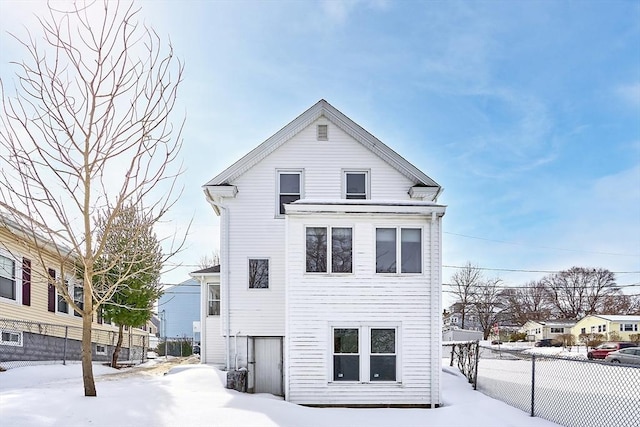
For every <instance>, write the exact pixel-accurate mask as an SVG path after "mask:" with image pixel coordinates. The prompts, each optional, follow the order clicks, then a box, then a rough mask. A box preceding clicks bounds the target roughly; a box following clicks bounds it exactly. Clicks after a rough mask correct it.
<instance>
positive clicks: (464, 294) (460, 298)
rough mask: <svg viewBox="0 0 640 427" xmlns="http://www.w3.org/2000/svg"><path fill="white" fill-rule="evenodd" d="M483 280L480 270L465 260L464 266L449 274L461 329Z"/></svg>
mask: <svg viewBox="0 0 640 427" xmlns="http://www.w3.org/2000/svg"><path fill="white" fill-rule="evenodd" d="M483 280H484V279H483V277H482V271H481V270H480V269H479V268H478V267H477V266H474V265H472V264H471V263H470V262H467V263H466V264H465V266H464V268H462V269H460V270H458V271H456V272H455V273H454V274H453V276H451V282H452V283H451V284H452V288H453V290H452V293H453V294H454V295H455V296H456V298H457V301H456V305H457V306H458V307H460V315H461V319H460V322H461V325H460V327H461V328H462V329H464V328H465V323H466V319H467V314H468V313H469V311H470V309H471V308H472V304H473V298H474V295H475V294H476V293H477V292H478V290H479V287H480V286H481V285H482V284H483Z"/></svg>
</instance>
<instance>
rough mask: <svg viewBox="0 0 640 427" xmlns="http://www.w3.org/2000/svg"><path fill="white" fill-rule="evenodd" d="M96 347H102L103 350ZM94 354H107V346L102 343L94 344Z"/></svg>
mask: <svg viewBox="0 0 640 427" xmlns="http://www.w3.org/2000/svg"><path fill="white" fill-rule="evenodd" d="M98 347H102V348H103V349H104V350H100V349H98ZM96 354H97V355H101V356H106V355H107V346H106V345H104V344H96Z"/></svg>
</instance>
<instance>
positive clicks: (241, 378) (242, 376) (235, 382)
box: [227, 369, 247, 393]
mask: <svg viewBox="0 0 640 427" xmlns="http://www.w3.org/2000/svg"><path fill="white" fill-rule="evenodd" d="M227 388H229V389H231V390H236V391H241V392H242V393H246V392H247V370H246V369H239V370H237V371H227Z"/></svg>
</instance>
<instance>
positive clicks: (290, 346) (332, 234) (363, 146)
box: [193, 100, 445, 407]
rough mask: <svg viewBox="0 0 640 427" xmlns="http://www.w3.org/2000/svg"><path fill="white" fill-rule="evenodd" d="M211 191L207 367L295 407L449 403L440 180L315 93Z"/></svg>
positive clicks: (205, 285)
mask: <svg viewBox="0 0 640 427" xmlns="http://www.w3.org/2000/svg"><path fill="white" fill-rule="evenodd" d="M203 190H204V193H205V196H206V199H207V201H208V202H209V203H210V204H211V205H212V207H213V209H214V211H215V212H216V214H218V215H220V217H221V220H220V223H221V236H222V237H221V244H220V249H221V270H220V285H221V289H220V291H221V292H220V316H219V318H218V321H219V323H220V327H219V330H220V334H221V337H222V338H220V337H214V336H213V332H212V329H213V328H216V326H215V321H213V319H210V318H207V319H205V320H206V321H208V322H210V323H207V322H203V327H204V328H205V332H203V334H202V335H203V340H204V345H203V350H202V351H204V352H205V360H206V361H207V362H208V363H219V362H220V360H219V359H217V357H218V356H219V355H220V354H221V352H222V355H223V357H224V359H225V360H224V364H225V366H226V367H227V368H229V369H234V368H237V367H241V368H247V369H248V371H249V384H248V386H249V389H250V391H254V392H268V393H273V394H279V395H284V396H285V398H286V400H288V401H290V402H294V403H299V404H306V405H348V406H360V405H362V406H369V405H385V406H393V405H397V406H413V405H415V406H425V407H435V406H438V405H440V404H441V402H442V400H441V394H440V375H441V340H442V337H441V333H442V329H441V323H442V319H441V312H442V307H441V283H442V282H441V239H442V232H441V221H442V216H443V215H444V213H445V207H444V206H443V205H440V204H438V203H437V197H438V196H439V194H440V193H441V191H442V188H441V187H440V185H438V184H437V183H436V182H435V181H433V180H432V179H431V178H429V177H428V176H427V175H425V174H424V173H423V172H421V171H420V170H418V169H417V168H416V167H415V166H413V165H412V164H411V163H409V162H408V161H407V160H405V159H404V158H402V157H401V156H400V155H398V154H397V153H396V152H395V151H393V150H392V149H390V148H389V147H388V146H386V145H385V144H383V143H382V142H381V141H380V140H378V139H377V138H375V137H374V136H373V135H371V134H370V133H369V132H367V131H366V130H365V129H363V128H362V127H360V126H359V125H357V124H356V123H355V122H353V121H352V120H351V119H349V118H348V117H347V116H345V115H344V114H342V113H341V112H340V111H338V110H337V109H336V108H334V107H333V106H331V105H330V104H329V103H328V102H326V101H325V100H320V101H319V102H318V103H316V104H315V105H313V106H312V107H311V108H309V109H308V110H307V111H305V112H304V113H302V114H301V115H300V116H298V117H297V118H296V119H294V120H293V121H292V122H291V123H289V124H288V125H286V126H285V127H284V128H282V129H281V130H280V131H278V132H277V133H276V134H275V135H273V136H272V137H270V138H269V139H267V140H266V141H264V142H263V143H262V144H260V145H259V146H258V147H256V148H255V149H254V150H252V151H251V152H249V153H248V154H247V155H245V156H244V157H242V158H241V159H240V160H238V161H237V162H236V163H234V164H233V165H231V166H230V167H229V168H227V169H226V170H224V171H223V172H221V173H220V174H219V175H217V176H216V177H215V178H213V179H212V180H211V181H209V182H208V183H207V184H205V185H204V186H203ZM193 276H194V277H196V276H197V275H196V274H195V273H193ZM209 279H210V276H206V277H205V276H203V277H202V281H201V283H202V286H203V292H202V293H201V294H202V296H203V297H202V306H203V308H204V307H209V301H207V300H208V299H209V295H211V294H210V292H209V291H210V289H209V286H210V285H209V284H208V283H213V282H208V280H209ZM214 294H215V291H214ZM206 299H207V300H206ZM211 317H213V316H211ZM216 346H218V347H220V346H221V347H222V348H221V349H218V348H216ZM209 354H215V355H216V356H215V357H211V358H210V357H209ZM209 361H211V362H209Z"/></svg>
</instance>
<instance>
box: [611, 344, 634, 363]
mask: <svg viewBox="0 0 640 427" xmlns="http://www.w3.org/2000/svg"><path fill="white" fill-rule="evenodd" d="M604 360H605V362H611V363H624V364H627V365H640V347H627V348H623V349H622V350H616V351H612V352H611V353H609V354H607V356H606V357H605V358H604Z"/></svg>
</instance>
